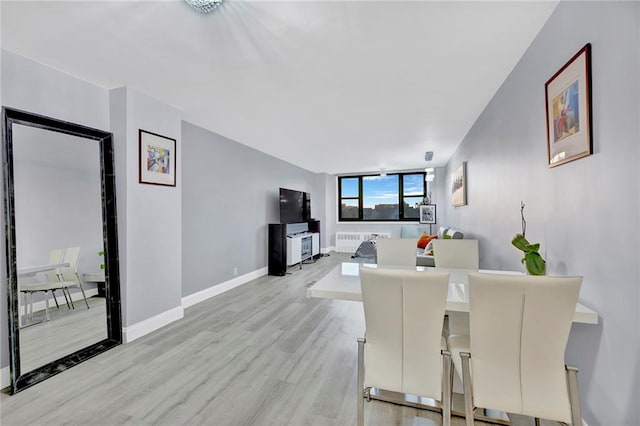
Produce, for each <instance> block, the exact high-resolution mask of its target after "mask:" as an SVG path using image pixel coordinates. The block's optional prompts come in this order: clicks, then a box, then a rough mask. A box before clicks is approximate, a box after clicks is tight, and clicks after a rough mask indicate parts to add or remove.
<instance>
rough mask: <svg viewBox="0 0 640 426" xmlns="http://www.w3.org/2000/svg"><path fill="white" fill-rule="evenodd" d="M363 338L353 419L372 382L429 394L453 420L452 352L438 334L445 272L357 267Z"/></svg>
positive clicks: (360, 422)
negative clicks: (363, 321)
mask: <svg viewBox="0 0 640 426" xmlns="http://www.w3.org/2000/svg"><path fill="white" fill-rule="evenodd" d="M360 282H361V286H362V302H363V305H364V317H365V325H366V338H364V339H358V386H357V392H358V399H357V408H358V412H357V422H358V425H359V426H362V425H363V424H364V398H365V397H368V396H370V391H371V388H372V387H375V388H379V389H384V390H388V391H394V392H400V393H406V394H412V395H416V396H421V397H428V398H433V399H435V400H437V401H440V403H441V409H442V419H443V420H442V422H443V424H444V425H446V426H448V425H450V422H451V378H452V364H451V355H450V353H449V352H448V351H447V347H446V341H445V340H444V339H443V338H442V337H441V330H442V323H443V320H444V310H445V304H446V301H447V289H448V286H449V274H448V273H436V272H434V273H425V272H417V271H415V270H414V271H411V270H401V269H384V268H367V267H362V266H361V267H360Z"/></svg>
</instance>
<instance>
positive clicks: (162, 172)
mask: <svg viewBox="0 0 640 426" xmlns="http://www.w3.org/2000/svg"><path fill="white" fill-rule="evenodd" d="M138 135H139V143H140V148H139V149H140V164H139V166H140V180H139V182H140V183H148V184H151V185H164V186H176V140H175V139H171V138H168V137H166V136H162V135H158V134H156V133H151V132H147V131H146V130H142V129H140V130H139V132H138Z"/></svg>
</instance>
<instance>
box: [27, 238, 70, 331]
mask: <svg viewBox="0 0 640 426" xmlns="http://www.w3.org/2000/svg"><path fill="white" fill-rule="evenodd" d="M63 256H64V250H63V249H54V250H51V252H50V254H49V264H50V265H57V264H60V263H63ZM58 271H59V269H58V268H57V267H56V268H52V269H51V270H49V271H47V272H46V273H45V277H46V281H41V282H36V283H20V285H19V288H20V292H21V293H22V295H23V308H24V319H25V321H33V294H34V293H40V292H42V293H44V294H45V319H46V320H47V321H49V319H50V315H49V293H51V297H52V298H53V301H54V302H55V304H56V307H57V308H60V305H59V304H58V299H57V298H56V293H55V292H56V290H62V293H63V295H64V298H65V300H67V306H68V307H69V301H68V299H67V294H66V292H65V290H64V287H63V286H62V285H61V282H60V276H59V272H58Z"/></svg>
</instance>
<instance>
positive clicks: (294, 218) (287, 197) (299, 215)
mask: <svg viewBox="0 0 640 426" xmlns="http://www.w3.org/2000/svg"><path fill="white" fill-rule="evenodd" d="M310 218H311V194H309V193H307V192H302V191H295V190H293V189H286V188H280V223H300V222H307V221H308V220H309V219H310Z"/></svg>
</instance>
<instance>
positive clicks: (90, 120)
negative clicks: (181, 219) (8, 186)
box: [0, 50, 109, 368]
mask: <svg viewBox="0 0 640 426" xmlns="http://www.w3.org/2000/svg"><path fill="white" fill-rule="evenodd" d="M0 53H1V55H2V80H1V86H2V105H3V106H7V107H12V108H18V109H22V110H26V111H30V112H34V113H37V114H42V115H47V116H50V117H54V118H59V119H63V120H67V121H71V122H74V123H78V124H83V125H85V126H90V127H95V128H98V129H108V128H109V94H108V92H107V91H106V90H105V89H103V88H101V87H99V86H96V85H94V84H91V83H88V82H86V81H84V80H80V79H77V78H75V77H72V76H70V75H68V74H64V73H62V72H60V71H56V70H53V69H51V68H48V67H45V66H42V65H40V64H38V63H36V62H33V61H31V60H29V59H26V58H23V57H21V56H19V55H15V54H13V53H11V52H8V51H6V50H2V51H1V52H0ZM2 197H3V199H4V196H2ZM0 240H1V241H4V240H5V235H4V227H1V229H0ZM5 263H6V262H5V253H4V243H3V244H2V258H0V276H2V277H5V276H6V271H5ZM0 287H1V288H2V293H0V342H2V344H0V368H4V367H6V366H8V365H9V352H8V345H7V341H8V334H7V327H8V325H7V311H6V309H7V300H6V289H5V286H4V285H2V286H0Z"/></svg>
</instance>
